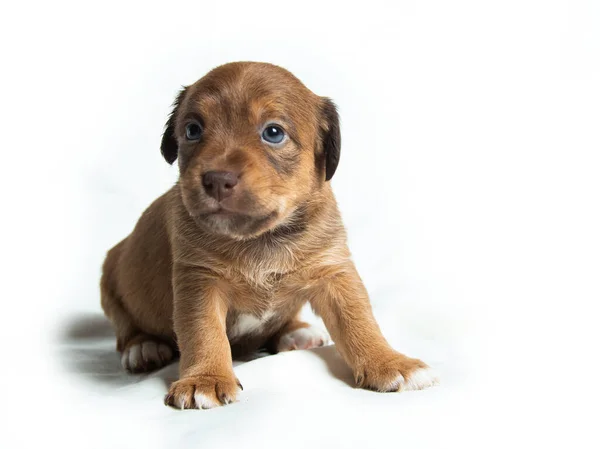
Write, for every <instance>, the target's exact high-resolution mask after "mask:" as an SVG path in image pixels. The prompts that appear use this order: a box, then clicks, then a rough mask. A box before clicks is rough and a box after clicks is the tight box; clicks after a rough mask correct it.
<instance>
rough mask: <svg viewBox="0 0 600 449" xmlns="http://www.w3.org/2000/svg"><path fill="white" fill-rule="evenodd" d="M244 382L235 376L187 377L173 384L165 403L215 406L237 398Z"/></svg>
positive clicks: (182, 406)
mask: <svg viewBox="0 0 600 449" xmlns="http://www.w3.org/2000/svg"><path fill="white" fill-rule="evenodd" d="M240 390H243V387H242V384H240V381H239V380H237V378H236V377H235V376H232V377H229V376H193V377H185V378H183V379H180V380H178V381H176V382H173V383H172V384H171V388H169V393H168V394H167V395H166V396H165V405H170V406H172V407H176V408H179V409H181V410H183V409H186V408H203V409H207V408H213V407H218V406H220V405H227V404H231V403H232V402H234V401H235V400H236V397H237V395H238V393H239V392H240Z"/></svg>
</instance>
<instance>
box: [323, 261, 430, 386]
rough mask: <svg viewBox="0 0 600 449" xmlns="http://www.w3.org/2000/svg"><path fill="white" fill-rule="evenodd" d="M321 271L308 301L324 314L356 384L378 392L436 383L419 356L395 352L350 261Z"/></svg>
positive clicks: (324, 320)
mask: <svg viewBox="0 0 600 449" xmlns="http://www.w3.org/2000/svg"><path fill="white" fill-rule="evenodd" d="M326 271H327V272H325V273H320V275H321V276H322V277H321V278H320V279H319V280H317V281H316V287H315V288H314V289H313V290H312V295H311V305H312V307H313V309H314V310H315V312H316V313H317V314H318V315H320V316H321V317H322V318H323V322H324V323H325V326H327V330H328V331H329V334H330V335H331V337H332V339H333V341H334V342H335V343H336V346H337V349H338V351H339V353H340V354H341V355H342V357H343V358H344V360H345V361H346V363H348V365H350V367H351V368H352V370H353V372H354V379H355V380H356V383H357V384H358V386H360V387H365V388H369V389H374V390H377V391H402V390H420V389H422V388H427V387H430V386H433V385H436V384H437V383H438V378H437V376H436V375H435V374H434V372H433V370H432V369H431V368H429V367H428V366H427V365H426V364H425V363H424V362H422V361H421V360H419V359H413V358H410V357H407V356H405V355H403V354H401V353H399V352H396V351H394V349H392V348H391V347H390V345H389V344H388V342H387V341H386V340H385V338H384V337H383V335H382V334H381V330H380V329H379V326H378V325H377V322H376V321H375V318H374V317H373V312H372V311H371V305H370V303H369V297H368V294H367V291H366V289H365V287H364V285H363V283H362V281H361V279H360V276H359V275H358V273H357V271H356V268H355V267H354V264H352V263H351V262H348V263H345V264H344V265H341V266H336V267H333V268H330V269H327V270H326Z"/></svg>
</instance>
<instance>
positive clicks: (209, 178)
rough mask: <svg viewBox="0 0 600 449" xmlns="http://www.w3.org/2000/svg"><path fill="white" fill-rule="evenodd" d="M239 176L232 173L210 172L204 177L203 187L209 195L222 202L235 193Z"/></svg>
mask: <svg viewBox="0 0 600 449" xmlns="http://www.w3.org/2000/svg"><path fill="white" fill-rule="evenodd" d="M237 183H238V175H236V174H235V173H233V172H230V171H208V172H206V173H204V175H202V186H203V187H204V190H205V191H206V193H207V195H208V196H210V197H212V198H214V199H216V200H217V201H221V200H223V199H225V198H227V197H229V196H231V194H232V193H233V191H234V189H235V186H236V185H237Z"/></svg>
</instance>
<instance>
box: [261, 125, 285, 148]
mask: <svg viewBox="0 0 600 449" xmlns="http://www.w3.org/2000/svg"><path fill="white" fill-rule="evenodd" d="M262 138H263V140H264V141H265V142H267V143H275V144H277V143H281V142H283V139H285V132H284V131H283V129H281V127H279V126H277V125H268V126H267V127H266V128H265V129H264V131H263V132H262Z"/></svg>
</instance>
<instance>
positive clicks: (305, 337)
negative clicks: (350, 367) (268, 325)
mask: <svg viewBox="0 0 600 449" xmlns="http://www.w3.org/2000/svg"><path fill="white" fill-rule="evenodd" d="M328 342H329V336H328V335H327V333H326V332H324V331H322V330H321V329H319V328H317V327H315V326H311V325H310V324H308V323H305V322H304V321H300V320H299V319H298V317H296V318H294V319H292V320H290V321H288V322H287V323H286V324H285V325H284V326H283V327H282V328H281V329H280V330H279V331H278V332H277V333H276V334H275V335H273V336H272V337H271V338H270V339H269V341H268V342H267V344H266V348H267V350H268V351H269V352H271V353H273V354H276V353H278V352H283V351H292V350H294V349H311V348H316V347H319V346H323V345H325V344H326V343H328Z"/></svg>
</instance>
